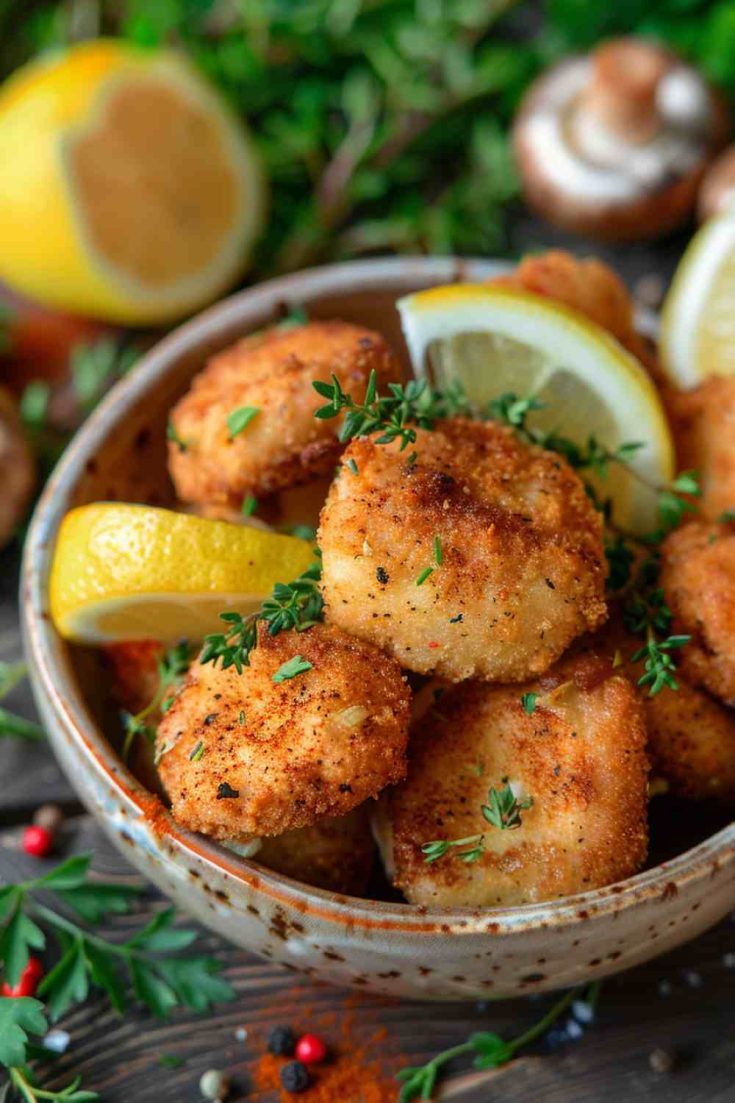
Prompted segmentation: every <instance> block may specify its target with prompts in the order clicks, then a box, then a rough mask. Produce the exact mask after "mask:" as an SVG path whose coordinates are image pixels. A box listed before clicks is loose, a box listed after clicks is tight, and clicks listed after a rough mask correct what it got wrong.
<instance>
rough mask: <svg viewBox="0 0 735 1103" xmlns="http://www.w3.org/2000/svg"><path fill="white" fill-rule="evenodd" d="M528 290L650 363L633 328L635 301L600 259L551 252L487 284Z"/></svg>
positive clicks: (531, 258)
mask: <svg viewBox="0 0 735 1103" xmlns="http://www.w3.org/2000/svg"><path fill="white" fill-rule="evenodd" d="M489 282H490V283H494V284H501V285H502V286H504V287H511V288H518V289H519V290H521V291H530V292H532V293H533V294H534V295H542V296H543V297H544V298H545V299H553V300H554V301H555V302H558V303H563V304H564V305H565V306H569V307H571V308H572V309H573V310H577V311H579V313H580V314H584V316H585V317H586V318H589V320H590V321H591V322H595V323H596V324H597V325H598V326H601V327H602V329H605V330H607V332H608V333H609V334H610V335H611V336H612V337H615V338H616V340H617V341H619V342H620V344H621V345H622V346H623V348H626V349H627V350H628V352H631V353H632V354H633V356H635V357H637V358H638V359H639V360H640V361H641V362H642V363H644V364H650V363H651V362H652V355H651V350H650V347H649V346H648V344H647V343H646V341H645V339H644V338H643V337H642V336H641V335H640V333H638V331H637V329H636V327H635V317H634V308H633V300H632V298H631V297H630V293H629V292H628V289H627V287H626V286H625V284H624V283H623V281H622V280H621V279H620V277H619V276H618V275H617V273H616V272H614V271H613V270H612V268H610V266H609V265H608V264H605V263H604V261H601V260H598V259H597V258H596V257H575V256H573V255H572V254H571V253H566V252H564V251H563V250H561V249H551V250H549V252H547V253H538V254H535V255H533V256H529V257H524V258H523V260H521V262H520V264H519V265H518V267H517V268H516V269H515V271H514V272H511V273H510V274H509V275H507V276H500V277H495V279H492V280H490V281H489Z"/></svg>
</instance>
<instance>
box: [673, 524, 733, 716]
mask: <svg viewBox="0 0 735 1103" xmlns="http://www.w3.org/2000/svg"><path fill="white" fill-rule="evenodd" d="M661 585H662V587H663V590H664V594H665V595H666V601H667V603H668V605H669V608H670V609H671V611H672V613H673V614H674V629H675V631H676V632H677V633H681V634H686V635H690V636H691V637H692V638H691V641H690V642H689V643H688V644H687V645H686V647H684V648H682V650H681V652H680V654H679V661H678V666H679V669H680V670H681V672H682V674H683V675H684V676H685V677H686V679H687V681H688V682H690V684H691V685H694V686H702V687H704V688H705V689H707V690H709V692H710V693H712V694H714V696H715V697H718V698H719V699H720V700H721V701H723V702H724V703H725V704H728V705H735V527H733V526H732V525H710V524H707V523H705V522H702V521H690V522H689V523H688V524H686V525H683V526H682V527H681V528H679V529H677V530H676V531H675V532H672V533H671V534H670V535H669V536H668V537H667V538H666V540H665V541H664V544H663V546H662V548H661Z"/></svg>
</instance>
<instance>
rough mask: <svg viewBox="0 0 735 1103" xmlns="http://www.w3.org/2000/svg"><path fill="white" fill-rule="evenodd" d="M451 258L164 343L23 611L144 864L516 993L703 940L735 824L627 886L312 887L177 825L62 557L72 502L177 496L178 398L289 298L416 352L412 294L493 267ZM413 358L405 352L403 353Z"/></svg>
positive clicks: (45, 701)
mask: <svg viewBox="0 0 735 1103" xmlns="http://www.w3.org/2000/svg"><path fill="white" fill-rule="evenodd" d="M493 271H497V266H493V265H492V264H489V263H487V262H474V261H453V260H452V259H431V258H415V259H396V260H393V259H391V260H375V261H373V260H371V261H364V262H352V263H347V264H340V265H334V266H330V267H326V268H321V269H315V270H312V271H307V272H302V273H299V274H297V275H293V276H287V277H284V278H282V279H276V280H273V281H271V282H269V283H265V284H262V285H260V286H258V287H254V288H252V289H249V290H246V291H243V292H241V293H240V294H238V295H235V296H234V297H232V298H231V299H228V300H227V301H225V302H223V303H221V304H220V305H218V306H215V307H214V308H212V309H211V310H209V311H207V312H206V313H204V314H202V315H201V316H200V317H198V318H195V319H194V320H193V321H190V322H188V323H187V324H186V325H184V326H182V327H181V328H180V329H178V330H176V331H175V332H174V333H173V334H171V335H170V336H168V337H167V338H165V340H163V341H161V342H160V344H158V345H157V346H156V347H155V348H154V349H153V350H152V351H150V352H149V353H148V354H147V355H146V356H145V357H144V359H143V361H142V363H141V364H140V365H139V366H138V367H137V368H136V370H135V371H134V372H133V373H132V374H131V375H130V376H129V377H128V378H126V379H125V380H124V381H123V382H121V383H120V384H118V386H117V387H116V388H115V389H114V390H113V391H112V392H111V394H110V395H109V396H108V397H107V399H106V400H105V401H104V402H103V403H102V404H101V406H100V407H99V409H98V410H97V411H96V413H95V414H94V415H93V416H92V417H91V418H90V419H89V421H88V422H87V423H86V424H85V425H84V427H83V428H82V429H81V430H80V432H79V433H78V434H77V436H76V437H75V439H74V441H73V442H72V444H71V446H70V447H69V448H68V449H67V451H66V453H65V455H64V457H63V459H62V461H61V463H60V464H59V466H58V467H57V469H56V471H55V473H54V475H53V477H52V478H51V480H50V481H49V483H48V485H47V486H46V489H45V491H44V493H43V497H42V498H41V501H40V503H39V505H38V508H37V510H36V513H35V516H34V518H33V523H32V525H31V529H30V532H29V535H28V540H27V544H26V553H25V562H24V573H23V600H22V609H23V620H24V632H25V640H26V646H27V654H28V663H29V668H30V674H31V679H32V682H33V688H34V692H35V695H36V699H37V702H38V707H39V709H40V712H41V714H42V717H43V720H44V722H45V725H46V729H47V731H48V735H49V738H50V740H51V742H52V744H53V747H54V749H55V751H56V754H57V756H58V758H59V761H60V762H61V764H62V766H63V768H64V769H65V771H66V773H67V774H68V776H69V779H70V781H71V783H72V785H73V786H74V787H75V789H76V790H77V792H78V793H79V796H80V797H81V798H82V800H83V801H84V803H85V804H86V806H87V807H88V808H89V810H90V812H91V813H92V815H93V816H94V817H95V818H96V819H97V820H98V821H99V823H100V825H101V826H102V828H103V829H104V830H105V832H106V833H107V834H108V835H109V836H110V838H111V839H112V840H113V842H114V843H116V844H117V846H118V847H119V849H120V850H121V851H122V853H123V854H125V855H126V856H127V858H128V859H129V860H130V862H132V863H133V865H135V866H137V867H138V869H139V870H140V871H141V872H142V873H143V874H144V875H145V876H146V877H148V878H149V879H150V880H151V881H153V882H155V884H157V885H158V886H159V888H160V889H161V890H162V891H163V892H164V893H165V894H166V895H167V896H169V897H171V899H172V900H174V901H175V902H176V903H177V904H178V905H180V906H181V907H182V908H183V909H185V910H186V911H188V912H190V913H192V914H193V915H195V916H196V917H197V918H198V919H199V920H200V921H201V922H202V923H204V924H205V925H206V926H208V927H211V928H212V929H213V930H215V931H217V932H218V933H219V934H221V935H223V936H224V937H225V938H227V939H229V940H230V941H232V942H233V943H236V944H237V945H239V946H242V947H244V948H245V949H247V950H250V951H253V952H254V953H256V954H261V955H263V956H264V957H267V958H271V959H273V960H276V961H279V962H281V963H282V964H283V965H285V966H286V967H287V968H290V969H293V970H298V971H299V972H304V973H308V974H313V975H314V976H317V977H319V978H321V979H325V980H330V981H333V982H335V983H337V984H340V985H353V986H360V987H363V988H366V989H371V990H373V991H376V992H380V993H385V994H389V995H392V996H404V997H405V996H409V997H419V998H426V999H461V998H478V997H502V996H511V995H517V994H519V993H528V992H530V991H539V990H543V989H549V988H555V987H560V986H563V985H571V984H577V983H580V982H583V981H590V980H592V979H593V978H597V977H603V976H605V975H606V974H609V973H612V972H615V971H617V970H620V969H626V968H628V967H630V966H632V965H636V964H637V963H639V962H641V961H645V960H646V959H648V958H651V957H653V956H654V955H656V954H660V953H661V952H662V951H664V950H667V949H670V948H671V947H673V946H675V945H677V944H678V943H681V942H683V941H684V940H686V939H689V938H692V937H693V936H694V935H696V934H698V933H699V932H700V931H702V930H704V929H705V928H706V927H708V926H710V925H711V924H713V923H714V922H716V921H717V920H718V919H719V918H720V917H721V916H723V915H724V914H725V912H727V910H728V909H730V908H732V907H733V906H735V826H733V825H730V826H729V827H725V828H724V829H722V830H720V831H719V832H717V833H716V834H713V835H712V836H711V837H709V838H706V839H705V840H704V841H701V842H698V844H697V845H695V846H694V847H693V848H691V849H688V850H686V852H685V853H681V854H679V855H678V856H676V857H674V858H672V859H671V860H669V861H666V862H664V863H663V864H660V865H657V866H655V867H653V868H649V869H647V870H645V871H644V872H643V873H640V874H639V875H638V876H636V877H632V878H631V879H630V880H628V881H625V882H623V883H621V884H617V885H610V886H608V887H607V888H604V889H599V890H596V891H593V892H586V893H584V894H582V895H579V896H574V897H569V898H566V899H562V900H558V901H554V902H552V903H546V904H536V905H532V906H527V907H514V908H493V909H476V908H475V909H457V910H453V911H442V910H431V909H427V908H425V907H415V906H410V905H407V904H401V903H385V902H375V901H372V900H362V899H353V898H350V897H345V896H340V895H335V894H333V893H329V892H323V891H320V890H318V889H314V888H311V887H310V886H308V885H305V884H301V883H298V882H296V881H292V880H289V879H288V878H286V877H283V876H280V875H278V874H276V873H273V872H272V871H270V870H268V869H265V868H263V867H261V866H259V865H258V864H257V863H256V862H255V861H247V860H244V859H241V858H238V857H236V856H235V855H233V854H232V853H231V852H228V851H227V850H225V849H223V848H222V847H220V846H219V845H217V844H215V843H213V842H211V841H209V840H208V839H206V838H203V837H201V836H198V835H195V834H192V833H190V832H188V831H186V830H184V829H182V828H181V827H179V826H178V825H177V824H176V823H174V821H173V819H172V818H171V816H170V814H169V813H168V811H167V809H166V808H165V807H164V806H163V804H162V803H161V802H160V801H159V800H158V798H157V797H155V796H153V795H152V794H151V793H150V792H148V791H147V790H146V789H145V788H144V787H143V786H142V785H141V784H140V783H139V782H138V781H137V780H136V779H135V777H133V776H132V775H131V773H130V772H129V771H128V769H127V768H126V767H125V765H124V764H123V762H122V761H121V760H120V758H119V757H118V755H117V753H116V752H115V750H114V748H113V747H112V746H111V744H110V743H109V742H108V740H107V738H106V736H105V732H104V730H103V728H104V725H103V722H102V720H101V719H100V717H101V716H102V715H103V712H102V711H101V710H102V703H101V702H100V700H99V699H98V697H99V695H100V689H99V683H100V679H99V668H98V666H97V660H96V658H95V656H94V653H93V652H90V651H85V650H84V649H81V648H72V647H70V646H68V645H67V644H66V643H65V642H64V641H63V640H61V639H60V638H59V636H58V635H57V633H56V632H55V631H54V628H53V625H52V624H51V622H50V619H49V615H48V577H49V565H50V562H51V557H52V555H53V550H54V542H55V540H56V535H57V532H58V528H59V524H60V522H61V519H62V517H63V516H64V514H65V513H66V511H67V510H68V509H69V508H70V507H72V506H76V505H80V504H82V503H85V502H90V501H95V500H100V499H108V500H115V499H119V500H128V501H140V502H149V503H154V504H168V503H171V501H172V491H171V487H170V484H169V482H168V478H167V474H166V464H165V434H164V427H165V423H166V418H167V412H168V410H169V408H170V406H171V405H172V403H173V402H174V400H175V399H176V398H177V397H178V396H179V395H180V394H181V393H182V391H183V390H184V389H185V388H186V387H187V385H188V382H189V380H190V378H191V377H192V375H193V374H194V373H195V372H196V371H198V370H199V369H200V368H201V367H202V365H203V363H204V361H205V359H206V358H207V357H208V356H209V355H210V354H212V353H214V352H216V351H217V350H219V349H221V348H223V347H224V346H226V345H228V344H229V343H231V342H232V341H234V340H235V339H236V338H238V337H241V336H242V335H243V334H246V333H248V332H250V331H252V330H255V329H258V328H260V327H261V326H264V325H267V324H268V323H270V322H272V321H274V320H275V319H277V318H278V317H279V315H280V314H281V313H282V312H283V311H284V309H286V308H287V307H288V306H289V305H290V304H300V303H303V304H305V305H306V306H307V307H308V309H309V312H310V314H311V316H312V317H323V318H329V317H340V318H345V319H347V320H350V321H355V322H359V323H363V324H366V325H369V326H372V327H375V328H377V329H380V330H382V331H383V332H384V333H385V335H386V336H387V337H388V339H389V340H390V341H392V342H394V343H395V345H396V347H398V348H400V349H403V343H402V339H401V334H400V327H399V323H398V317H397V313H396V310H395V301H396V299H397V298H398V297H399V296H401V295H403V294H406V293H407V292H410V291H414V290H416V289H418V288H422V287H427V286H431V285H433V284H439V283H448V282H453V281H460V280H477V279H481V278H483V277H486V276H487V275H488V274H490V273H491V272H493ZM404 355H405V350H404Z"/></svg>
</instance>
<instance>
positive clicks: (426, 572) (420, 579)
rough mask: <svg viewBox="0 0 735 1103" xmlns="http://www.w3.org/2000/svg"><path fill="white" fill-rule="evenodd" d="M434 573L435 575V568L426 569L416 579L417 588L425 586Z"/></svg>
mask: <svg viewBox="0 0 735 1103" xmlns="http://www.w3.org/2000/svg"><path fill="white" fill-rule="evenodd" d="M433 573H434V568H433V567H424V569H423V571H422V572H421V574H420V575H419V576H418V578H417V579H416V585H417V586H423V584H424V583H425V582H426V580H427V578H430V577H431V575H433Z"/></svg>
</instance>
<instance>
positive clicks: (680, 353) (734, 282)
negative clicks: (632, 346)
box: [661, 213, 735, 390]
mask: <svg viewBox="0 0 735 1103" xmlns="http://www.w3.org/2000/svg"><path fill="white" fill-rule="evenodd" d="M733 304H735V214H732V213H728V214H725V215H722V216H721V217H719V218H713V219H712V220H711V221H710V222H708V223H707V224H706V225H705V226H703V227H702V229H701V230H699V231H698V233H696V234H695V235H694V237H693V238H692V240H691V242H690V243H689V246H688V248H687V250H686V252H685V253H684V256H683V257H682V259H681V261H680V262H679V267H678V268H677V270H676V274H675V276H674V280H673V282H672V284H671V288H670V289H669V293H668V295H667V296H666V302H665V303H664V306H663V313H662V318H661V359H662V363H663V367H664V370H665V371H666V374H667V375H668V377H669V378H670V379H671V381H672V383H674V384H675V385H676V386H677V387H682V388H683V389H685V390H687V389H689V388H690V387H696V386H697V385H698V384H699V383H701V382H702V380H704V379H706V378H707V377H708V376H710V375H735V309H733Z"/></svg>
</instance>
